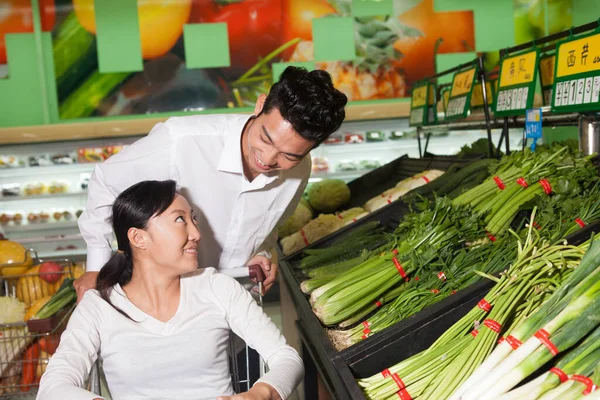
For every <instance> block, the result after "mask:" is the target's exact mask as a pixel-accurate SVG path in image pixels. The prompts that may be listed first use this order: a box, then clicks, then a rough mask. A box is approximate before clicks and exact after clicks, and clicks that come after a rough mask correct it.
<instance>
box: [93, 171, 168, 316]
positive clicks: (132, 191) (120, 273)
mask: <svg viewBox="0 0 600 400" xmlns="http://www.w3.org/2000/svg"><path fill="white" fill-rule="evenodd" d="M176 194H177V184H176V182H175V181H172V180H166V181H142V182H139V183H136V184H135V185H133V186H131V187H129V188H128V189H126V190H124V191H123V192H122V193H121V194H120V195H119V196H117V198H116V199H115V202H114V203H113V206H112V217H111V221H112V226H113V231H114V233H115V236H116V238H117V245H118V250H117V252H116V253H115V254H114V255H113V256H112V257H111V258H110V260H108V262H107V263H106V264H104V267H102V269H101V270H100V273H99V274H98V279H97V280H96V289H97V290H98V292H99V293H100V297H102V298H103V299H104V300H105V301H106V302H108V304H110V305H111V306H112V307H113V308H115V309H116V310H117V311H118V312H120V313H121V314H123V315H124V316H126V317H127V318H129V319H131V317H130V316H129V315H127V314H126V313H125V312H124V311H123V310H121V309H119V308H118V307H116V306H115V305H114V304H113V303H112V302H111V301H110V294H111V291H112V290H113V286H114V285H116V284H117V283H118V284H119V285H121V286H124V285H126V284H127V283H129V281H130V280H131V276H132V274H133V255H132V252H131V244H130V243H129V237H128V236H127V232H128V231H129V229H131V228H138V229H146V228H147V227H148V221H149V220H150V218H152V217H153V216H155V215H160V214H162V213H163V212H165V210H166V209H167V208H169V206H170V205H171V204H172V203H173V200H175V195H176Z"/></svg>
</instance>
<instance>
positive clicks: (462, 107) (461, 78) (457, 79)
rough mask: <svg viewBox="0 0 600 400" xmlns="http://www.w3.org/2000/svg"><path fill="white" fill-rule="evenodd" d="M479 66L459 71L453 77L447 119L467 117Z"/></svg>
mask: <svg viewBox="0 0 600 400" xmlns="http://www.w3.org/2000/svg"><path fill="white" fill-rule="evenodd" d="M476 73H477V67H473V68H470V69H468V70H466V71H461V72H457V73H456V74H454V79H452V89H450V98H449V99H448V105H447V107H446V117H445V119H446V120H453V119H461V118H466V116H467V114H468V113H469V109H470V108H471V95H472V93H473V83H474V82H475V75H476Z"/></svg>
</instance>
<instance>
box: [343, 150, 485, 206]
mask: <svg viewBox="0 0 600 400" xmlns="http://www.w3.org/2000/svg"><path fill="white" fill-rule="evenodd" d="M471 161H473V158H456V157H450V156H434V157H428V158H409V157H408V156H406V155H404V156H402V157H399V158H397V159H395V160H394V161H390V162H389V163H387V164H385V165H383V166H381V167H379V168H377V169H374V170H373V171H371V172H368V173H366V174H365V175H363V176H361V177H360V178H356V179H355V180H353V181H351V182H349V183H348V187H349V188H350V193H351V196H352V197H351V198H350V202H349V203H348V205H347V206H346V208H351V207H362V206H363V205H364V204H365V203H366V202H367V201H368V200H370V199H371V198H373V197H375V196H377V195H379V194H381V193H383V192H385V191H386V190H388V189H391V188H393V187H394V186H396V184H397V183H398V182H400V181H401V180H403V179H406V178H410V177H411V176H413V175H416V174H418V173H420V172H423V171H425V170H428V169H439V170H443V171H446V170H447V169H448V168H449V167H450V165H452V164H454V163H457V164H462V165H464V164H468V163H469V162H471Z"/></svg>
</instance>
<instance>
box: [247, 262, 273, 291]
mask: <svg viewBox="0 0 600 400" xmlns="http://www.w3.org/2000/svg"><path fill="white" fill-rule="evenodd" d="M254 264H257V265H260V268H261V269H262V270H263V272H264V273H265V281H264V282H263V288H264V293H267V292H268V291H269V289H271V287H272V286H273V284H274V283H275V278H276V277H277V264H276V263H274V262H271V260H270V259H268V258H267V257H265V256H254V257H252V258H251V259H250V261H248V264H247V266H250V265H254ZM264 293H263V294H264Z"/></svg>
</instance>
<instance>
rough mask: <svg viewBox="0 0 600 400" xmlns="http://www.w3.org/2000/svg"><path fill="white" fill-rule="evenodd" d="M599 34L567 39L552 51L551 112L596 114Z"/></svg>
mask: <svg viewBox="0 0 600 400" xmlns="http://www.w3.org/2000/svg"><path fill="white" fill-rule="evenodd" d="M599 97H600V33H599V32H598V31H597V30H596V31H595V32H594V33H592V34H588V35H584V36H579V37H576V38H569V39H567V40H564V41H562V42H560V43H559V44H558V46H557V50H556V66H555V68H554V91H553V95H552V111H556V112H565V111H575V112H578V111H597V110H598V108H599V107H600V104H599V100H600V98H599Z"/></svg>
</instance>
